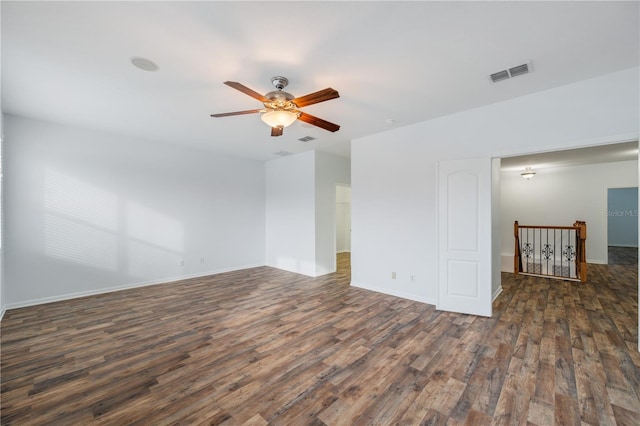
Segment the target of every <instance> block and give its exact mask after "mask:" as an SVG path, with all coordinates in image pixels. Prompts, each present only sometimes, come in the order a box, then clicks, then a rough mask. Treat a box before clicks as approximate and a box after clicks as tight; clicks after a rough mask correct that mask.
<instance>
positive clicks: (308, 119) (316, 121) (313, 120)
mask: <svg viewBox="0 0 640 426" xmlns="http://www.w3.org/2000/svg"><path fill="white" fill-rule="evenodd" d="M298 120H302V121H304V122H305V123H309V124H313V125H314V126H318V127H321V128H323V129H325V130H328V131H330V132H337V131H338V130H340V126H338V125H337V124H333V123H330V122H328V121H326V120H323V119H322V118H318V117H315V116H313V115H311V114H307V113H306V112H301V113H300V116H299V117H298Z"/></svg>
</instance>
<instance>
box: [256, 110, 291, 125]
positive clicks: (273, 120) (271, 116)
mask: <svg viewBox="0 0 640 426" xmlns="http://www.w3.org/2000/svg"><path fill="white" fill-rule="evenodd" d="M260 119H261V120H262V121H264V122H265V123H266V124H267V125H268V126H269V127H287V126H290V125H292V124H293V122H294V121H296V120H297V119H298V114H296V113H295V112H292V111H285V110H271V111H267V112H265V113H263V114H262V115H261V116H260Z"/></svg>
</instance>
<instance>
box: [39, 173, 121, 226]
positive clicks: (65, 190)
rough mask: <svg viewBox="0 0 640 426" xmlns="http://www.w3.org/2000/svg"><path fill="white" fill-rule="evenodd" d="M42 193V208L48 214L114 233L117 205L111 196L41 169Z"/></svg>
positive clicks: (74, 180)
mask: <svg viewBox="0 0 640 426" xmlns="http://www.w3.org/2000/svg"><path fill="white" fill-rule="evenodd" d="M44 191H45V193H44V205H45V208H46V209H47V211H48V212H51V213H60V214H62V215H64V216H65V217H67V218H74V219H77V220H79V221H81V222H83V223H87V224H90V225H93V226H96V227H99V228H103V229H107V230H111V231H115V230H116V228H117V226H118V222H117V221H118V210H117V209H118V204H117V197H116V196H115V195H114V194H112V193H110V192H108V191H105V190H104V189H101V188H98V187H96V186H93V185H90V184H88V183H86V182H83V181H81V180H78V179H75V178H73V177H71V176H68V175H65V174H63V173H60V172H59V171H57V170H52V169H46V170H45V188H44Z"/></svg>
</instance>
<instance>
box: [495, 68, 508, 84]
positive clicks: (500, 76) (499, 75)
mask: <svg viewBox="0 0 640 426" xmlns="http://www.w3.org/2000/svg"><path fill="white" fill-rule="evenodd" d="M508 78H509V73H508V72H507V70H504V71H499V72H496V73H493V74H491V81H493V82H494V83H497V82H498V81H502V80H506V79H508Z"/></svg>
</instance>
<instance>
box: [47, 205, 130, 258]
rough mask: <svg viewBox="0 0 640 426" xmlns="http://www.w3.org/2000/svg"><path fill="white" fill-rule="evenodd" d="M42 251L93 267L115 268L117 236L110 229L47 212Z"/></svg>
mask: <svg viewBox="0 0 640 426" xmlns="http://www.w3.org/2000/svg"><path fill="white" fill-rule="evenodd" d="M44 225H45V254H46V255H47V256H50V257H55V258H59V259H64V260H68V261H72V262H75V263H79V264H82V265H86V266H91V267H93V268H98V269H104V270H107V271H115V270H116V269H117V267H118V264H117V262H118V259H117V248H118V247H117V238H116V235H115V234H114V233H113V232H110V231H105V230H102V229H99V228H97V227H95V226H92V225H90V224H86V223H82V222H79V221H77V220H73V219H66V218H62V217H59V216H57V215H54V214H47V215H46V216H45V219H44Z"/></svg>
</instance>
